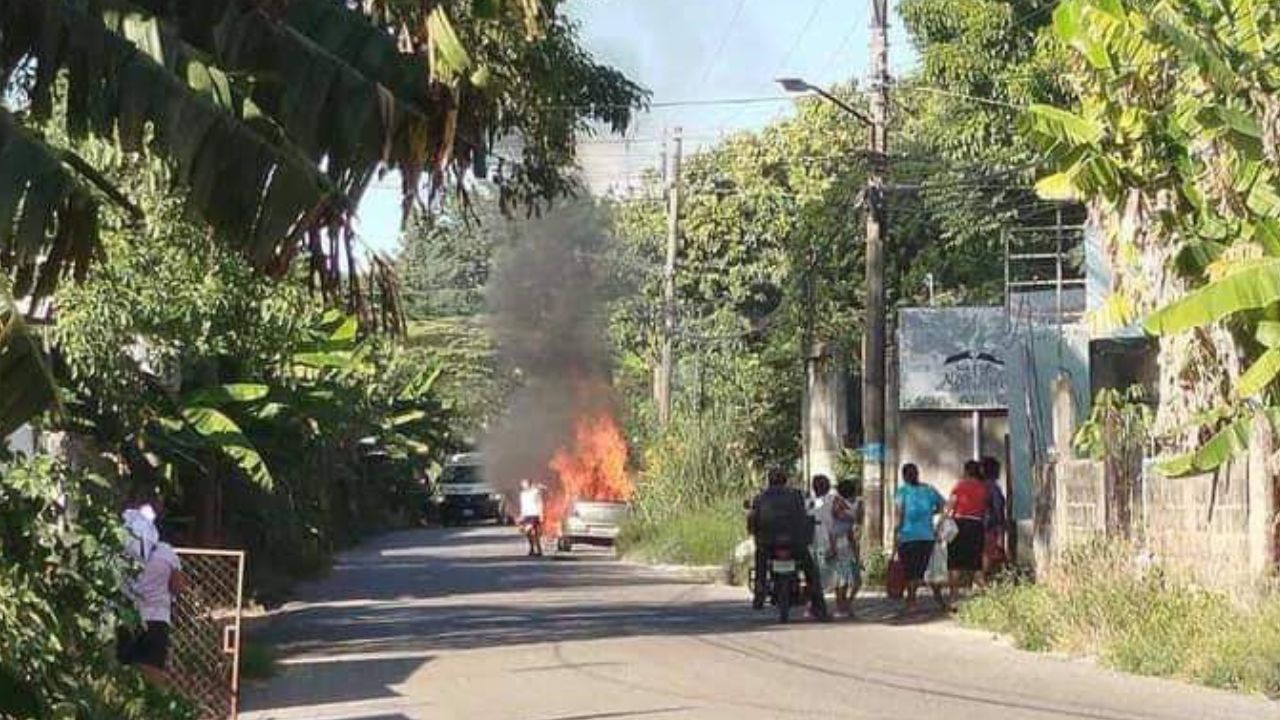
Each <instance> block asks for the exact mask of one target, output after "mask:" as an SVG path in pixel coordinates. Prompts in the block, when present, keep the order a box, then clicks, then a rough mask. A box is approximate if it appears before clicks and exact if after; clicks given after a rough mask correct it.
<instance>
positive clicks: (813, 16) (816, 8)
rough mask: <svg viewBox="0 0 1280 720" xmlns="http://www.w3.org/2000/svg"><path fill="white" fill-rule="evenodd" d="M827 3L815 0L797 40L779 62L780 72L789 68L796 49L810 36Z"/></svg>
mask: <svg viewBox="0 0 1280 720" xmlns="http://www.w3.org/2000/svg"><path fill="white" fill-rule="evenodd" d="M826 4H827V0H815V2H814V3H813V10H812V11H811V12H810V13H809V18H808V19H807V20H805V22H804V25H803V26H802V27H801V28H800V32H799V33H796V37H795V40H793V41H792V42H791V47H790V48H788V49H787V54H786V55H783V56H782V62H780V63H778V72H779V73H781V72H783V71H785V70H786V69H787V63H789V62H791V58H792V57H793V56H794V55H795V54H796V50H799V49H800V43H801V42H803V41H804V39H805V37H806V36H808V34H809V30H810V29H811V28H812V27H813V23H814V21H815V20H817V19H818V13H820V12H821V11H822V8H823V7H824V6H825V5H826Z"/></svg>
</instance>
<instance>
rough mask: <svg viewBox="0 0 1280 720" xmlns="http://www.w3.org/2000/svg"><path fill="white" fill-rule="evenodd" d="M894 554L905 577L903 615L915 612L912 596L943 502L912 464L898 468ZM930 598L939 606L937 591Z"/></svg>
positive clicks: (930, 551)
mask: <svg viewBox="0 0 1280 720" xmlns="http://www.w3.org/2000/svg"><path fill="white" fill-rule="evenodd" d="M895 505H896V513H897V522H896V523H895V527H896V528H897V529H896V531H895V533H896V536H897V543H896V546H897V553H898V559H899V560H900V561H901V562H902V565H903V569H904V570H906V576H907V597H906V604H905V606H904V607H903V614H904V615H910V614H911V613H912V612H914V611H915V607H916V593H917V592H918V591H919V590H920V585H921V584H922V583H923V582H924V572H925V570H926V569H927V568H928V567H929V558H930V557H931V556H932V555H933V543H934V540H935V536H934V527H933V517H934V516H935V515H937V514H938V513H940V512H942V511H943V509H944V508H945V507H946V501H945V500H944V499H943V497H942V494H941V493H939V492H938V491H937V489H935V488H934V487H933V486H932V485H929V484H926V483H922V482H920V468H918V467H916V465H915V464H914V463H907V464H906V465H903V466H902V486H901V487H899V488H898V494H897V498H896V500H895ZM933 598H934V599H935V600H937V601H938V604H939V605H940V606H942V607H944V608H945V607H946V603H945V602H944V601H943V599H942V590H941V588H938V587H934V588H933Z"/></svg>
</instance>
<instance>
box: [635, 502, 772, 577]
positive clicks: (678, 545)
mask: <svg viewBox="0 0 1280 720" xmlns="http://www.w3.org/2000/svg"><path fill="white" fill-rule="evenodd" d="M746 535H747V532H746V522H745V519H744V515H743V512H742V505H741V503H737V504H736V505H735V504H734V503H733V502H731V501H727V502H722V503H720V504H718V505H715V506H712V507H704V508H701V509H697V510H693V511H691V512H688V513H682V514H677V515H675V516H673V517H670V518H668V519H665V520H659V521H655V522H646V521H643V520H637V521H635V522H632V523H630V524H628V525H627V526H626V527H625V528H624V529H623V532H622V535H621V536H620V537H619V538H618V548H619V550H620V551H621V552H623V553H624V554H626V555H628V556H629V557H633V558H636V559H638V560H643V561H646V562H661V563H674V564H681V565H723V564H725V563H728V562H729V561H730V560H731V559H732V557H733V549H734V548H735V547H737V546H738V544H739V543H741V542H742V541H743V540H744V539H745V538H746Z"/></svg>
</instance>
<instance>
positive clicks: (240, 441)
mask: <svg viewBox="0 0 1280 720" xmlns="http://www.w3.org/2000/svg"><path fill="white" fill-rule="evenodd" d="M181 414H182V419H183V421H184V422H185V423H186V424H187V426H188V427H189V428H191V430H193V431H194V432H195V433H196V434H198V435H200V437H201V438H202V439H203V440H204V441H205V442H206V443H208V444H209V445H210V446H211V447H213V448H215V449H217V450H218V451H219V452H220V453H222V454H223V455H225V456H226V457H228V458H230V459H231V460H232V461H234V462H235V463H236V466H237V467H239V468H240V470H242V471H243V472H244V473H245V475H247V476H248V477H249V479H250V480H252V481H253V482H254V483H255V484H257V485H258V486H260V487H262V488H263V489H267V490H270V489H271V487H272V485H273V484H274V480H273V479H272V477H271V471H270V470H269V469H268V468H267V463H266V461H264V460H263V459H262V455H260V454H259V453H258V450H257V448H256V447H254V445H253V443H252V442H251V441H250V440H249V438H248V437H246V436H245V434H244V431H242V430H241V429H240V426H239V425H237V424H236V422H235V421H234V420H232V419H231V418H229V417H227V416H226V415H224V414H223V413H221V412H219V411H218V410H215V409H214V408H209V407H184V408H182V410H181Z"/></svg>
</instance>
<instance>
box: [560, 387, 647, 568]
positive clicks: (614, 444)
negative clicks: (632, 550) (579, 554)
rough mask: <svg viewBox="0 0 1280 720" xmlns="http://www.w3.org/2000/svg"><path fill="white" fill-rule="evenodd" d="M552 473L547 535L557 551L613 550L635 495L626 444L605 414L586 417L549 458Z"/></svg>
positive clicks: (610, 417)
mask: <svg viewBox="0 0 1280 720" xmlns="http://www.w3.org/2000/svg"><path fill="white" fill-rule="evenodd" d="M548 469H549V470H550V471H551V472H552V473H553V474H554V482H552V483H551V494H550V497H549V502H548V504H547V534H548V535H549V536H550V537H555V538H558V539H557V541H556V547H557V549H559V550H561V551H563V552H567V551H569V550H572V549H573V546H574V545H575V544H583V545H606V546H608V545H612V544H613V543H614V540H615V539H616V538H617V537H618V531H619V529H620V528H621V526H622V523H623V521H624V520H625V519H626V517H627V514H628V512H629V508H630V506H629V504H628V503H629V501H630V500H631V497H632V495H634V493H635V486H634V485H633V484H632V479H631V476H630V474H629V473H628V472H627V442H626V440H624V439H623V437H622V431H621V428H619V427H618V424H617V421H616V420H614V418H613V416H612V414H611V413H609V412H607V411H602V412H597V413H592V414H589V415H584V416H583V417H582V418H580V419H579V421H578V422H577V423H575V427H574V434H573V437H572V439H571V440H570V441H569V442H566V443H565V445H564V446H563V447H561V448H560V450H559V451H558V452H556V453H555V456H554V457H553V458H552V459H551V462H550V463H549V465H548Z"/></svg>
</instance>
